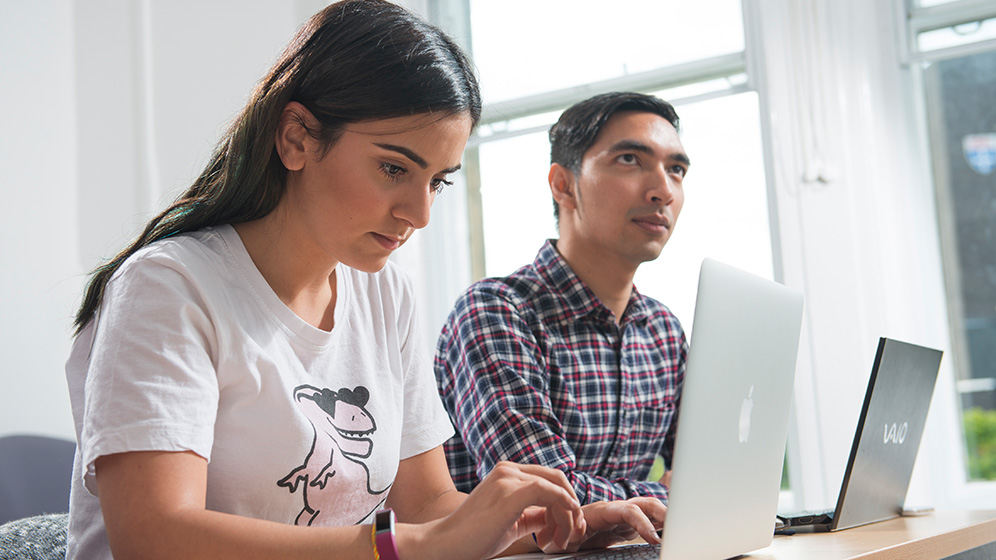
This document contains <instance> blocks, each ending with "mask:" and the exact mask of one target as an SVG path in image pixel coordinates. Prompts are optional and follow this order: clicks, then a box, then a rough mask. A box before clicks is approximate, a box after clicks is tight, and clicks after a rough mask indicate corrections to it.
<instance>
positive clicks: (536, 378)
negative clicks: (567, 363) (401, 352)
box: [437, 291, 667, 504]
mask: <svg viewBox="0 0 996 560" xmlns="http://www.w3.org/2000/svg"><path fill="white" fill-rule="evenodd" d="M442 340H443V343H442V344H441V345H440V347H439V349H438V351H439V356H438V357H437V369H439V370H441V371H437V376H438V377H440V379H441V381H440V383H441V389H442V390H443V391H444V392H449V393H450V394H451V395H452V399H451V400H452V402H451V406H452V410H451V411H450V412H451V416H452V420H453V422H454V424H455V425H456V428H457V430H458V432H459V433H460V434H461V436H462V438H463V440H464V445H465V446H466V448H467V450H468V453H469V454H470V456H471V459H472V460H473V461H474V463H475V464H476V465H477V475H478V477H479V478H482V479H483V478H484V477H485V476H486V475H487V474H488V473H489V472H491V470H492V469H494V467H495V465H496V464H497V463H498V462H499V461H512V462H516V463H524V464H538V465H545V466H547V467H551V468H555V469H559V470H560V471H562V472H563V473H564V474H565V475H566V476H567V478H568V480H569V481H570V482H571V484H572V485H573V487H574V489H575V492H576V493H577V496H578V500H579V501H580V502H581V503H582V504H589V503H593V502H598V501H603V500H618V499H627V498H631V497H634V496H653V497H658V498H661V499H666V498H667V489H666V488H665V487H664V486H663V485H662V484H660V483H658V482H647V481H636V480H629V479H608V478H604V477H600V476H595V475H592V474H588V473H585V472H581V471H579V470H578V469H577V463H576V455H575V452H574V450H573V449H572V448H571V445H570V444H569V442H568V440H567V438H566V437H565V429H564V426H563V425H562V423H561V421H560V419H558V417H557V415H556V414H555V412H554V409H553V405H552V403H551V400H550V387H549V379H550V378H549V375H548V374H547V365H546V359H545V357H544V356H545V348H544V344H545V341H544V337H543V336H542V334H541V333H540V335H539V336H537V334H536V333H534V331H533V329H532V328H530V321H528V320H527V318H526V317H524V316H523V315H522V314H521V313H520V312H519V311H518V309H517V306H516V305H515V304H514V303H513V302H511V301H509V300H507V299H505V298H503V297H501V296H498V295H495V294H491V293H485V292H481V291H471V292H468V293H467V294H465V295H464V297H462V298H461V299H460V301H458V302H457V305H456V307H455V309H454V311H453V313H452V314H451V316H450V320H449V322H448V324H447V325H446V327H445V328H444V331H443V336H442Z"/></svg>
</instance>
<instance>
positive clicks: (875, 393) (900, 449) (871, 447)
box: [779, 338, 942, 531]
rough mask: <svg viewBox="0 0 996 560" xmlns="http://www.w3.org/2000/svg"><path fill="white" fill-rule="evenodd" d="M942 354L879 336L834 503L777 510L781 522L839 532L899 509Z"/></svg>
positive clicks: (904, 494) (791, 525)
mask: <svg viewBox="0 0 996 560" xmlns="http://www.w3.org/2000/svg"><path fill="white" fill-rule="evenodd" d="M941 355H942V352H941V351H940V350H934V349H933V348H925V347H923V346H917V345H915V344H909V343H906V342H900V341H898V340H893V339H889V338H881V339H879V341H878V351H877V352H876V354H875V364H874V365H873V366H872V372H871V378H870V379H869V380H868V389H867V391H866V392H865V401H864V405H863V406H862V407H861V416H860V417H859V418H858V427H857V430H855V434H854V443H853V444H852V445H851V455H850V457H849V458H848V460H847V469H846V470H845V471H844V481H843V483H842V484H841V487H840V494H839V495H838V496H837V507H835V508H834V509H831V510H826V511H817V512H799V513H794V514H781V515H779V517H780V518H781V520H782V521H783V523H784V524H785V525H786V526H788V527H806V526H812V527H814V528H815V529H818V530H820V529H822V530H830V531H838V530H840V529H848V528H850V527H856V526H858V525H866V524H868V523H874V522H876V521H884V520H886V519H892V518H893V517H898V516H899V515H900V514H901V512H902V509H903V502H904V501H905V500H906V492H907V490H908V489H909V484H910V477H911V476H912V475H913V464H914V462H916V454H917V451H918V450H919V448H920V438H921V436H923V428H924V424H925V422H926V420H927V410H928V409H929V408H930V400H931V398H932V396H933V394H934V385H935V384H936V382H937V372H938V369H939V368H940V366H941Z"/></svg>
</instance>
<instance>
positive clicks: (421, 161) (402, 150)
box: [374, 142, 463, 173]
mask: <svg viewBox="0 0 996 560" xmlns="http://www.w3.org/2000/svg"><path fill="white" fill-rule="evenodd" d="M374 146H377V147H378V148H383V149H385V150H390V151H392V152H397V153H399V154H401V155H403V156H405V157H406V158H408V159H410V160H412V161H413V162H415V165H418V166H419V167H421V168H422V169H427V168H428V167H429V162H427V161H425V158H423V157H422V156H420V155H418V154H416V153H415V152H414V151H412V150H410V149H408V148H406V147H404V146H397V145H394V144H381V143H379V142H374ZM461 167H463V165H462V164H459V163H458V164H456V165H455V166H453V167H448V168H446V169H443V170H442V171H440V173H454V172H456V171H459V170H460V168H461Z"/></svg>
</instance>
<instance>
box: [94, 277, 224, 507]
mask: <svg viewBox="0 0 996 560" xmlns="http://www.w3.org/2000/svg"><path fill="white" fill-rule="evenodd" d="M95 321H97V323H96V334H95V336H94V340H93V345H92V346H91V348H90V358H89V364H88V372H87V378H86V387H85V405H84V406H85V413H84V418H83V426H82V430H81V436H80V447H81V453H82V466H83V469H84V471H85V472H84V482H85V484H86V487H87V489H88V490H89V491H90V492H91V493H93V494H96V481H95V478H94V466H93V465H94V461H95V460H96V459H97V458H98V457H101V456H103V455H109V454H113V453H122V452H127V451H153V450H155V451H193V452H194V453H197V454H198V455H201V456H202V457H205V458H207V459H210V450H211V446H212V443H213V439H214V424H215V417H216V413H217V407H218V382H217V376H216V373H215V371H216V370H215V364H216V360H215V356H214V355H213V354H214V353H215V349H216V347H217V341H216V340H215V331H214V329H213V327H212V319H211V317H210V316H209V313H208V311H207V305H206V303H205V302H204V301H203V298H202V297H201V296H200V294H199V293H198V291H197V289H196V287H195V286H194V284H193V283H192V282H191V281H190V280H189V279H188V277H187V276H186V275H185V274H184V272H183V271H182V270H181V269H180V268H178V267H175V266H171V265H170V263H169V262H168V261H167V262H160V261H157V260H156V259H152V258H137V259H136V258H133V259H132V260H130V261H128V262H126V263H125V266H123V267H122V268H121V269H120V270H119V271H118V272H117V274H116V275H115V276H114V277H113V278H112V280H111V281H110V282H108V284H107V286H106V288H105V294H104V299H103V304H102V305H101V307H100V310H99V312H98V315H97V317H96V318H95Z"/></svg>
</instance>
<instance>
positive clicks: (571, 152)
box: [550, 92, 681, 220]
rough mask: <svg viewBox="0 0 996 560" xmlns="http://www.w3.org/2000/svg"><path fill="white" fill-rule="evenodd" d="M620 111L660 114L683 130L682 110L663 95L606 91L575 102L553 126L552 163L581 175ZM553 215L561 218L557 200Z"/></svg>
mask: <svg viewBox="0 0 996 560" xmlns="http://www.w3.org/2000/svg"><path fill="white" fill-rule="evenodd" d="M620 111H639V112H643V113H653V114H655V115H660V116H661V117H663V118H664V119H666V120H667V121H668V122H669V123H671V126H673V127H674V129H675V130H676V131H680V130H681V129H680V127H679V121H678V113H676V112H675V110H674V107H672V106H671V104H670V103H668V102H667V101H664V100H663V99H661V98H659V97H654V96H653V95H647V94H644V93H635V92H611V93H603V94H601V95H596V96H595V97H591V98H588V99H586V100H584V101H581V102H579V103H576V104H574V105H572V106H571V107H570V108H568V109H567V110H566V111H564V113H563V114H562V115H560V119H559V120H557V123H556V124H554V125H553V127H552V128H550V163H551V164H554V163H559V164H560V165H563V166H564V167H566V168H567V169H569V170H570V171H571V172H572V173H574V175H575V176H577V175H580V174H581V161H582V160H583V159H584V154H585V152H587V151H588V148H590V147H591V146H592V144H594V143H595V139H596V138H598V133H599V132H601V131H602V128H603V127H605V123H607V122H609V119H610V118H611V117H612V115H614V114H616V113H618V112H620ZM553 215H554V217H556V218H557V219H558V220H559V219H560V208H559V207H558V206H557V201H554V202H553Z"/></svg>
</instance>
